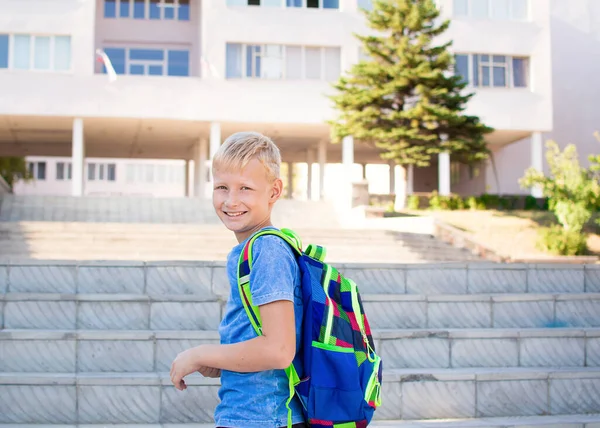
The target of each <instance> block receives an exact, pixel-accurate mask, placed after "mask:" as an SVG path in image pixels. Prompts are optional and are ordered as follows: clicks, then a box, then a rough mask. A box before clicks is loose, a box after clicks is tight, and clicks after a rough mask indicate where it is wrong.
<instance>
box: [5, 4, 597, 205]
mask: <svg viewBox="0 0 600 428" xmlns="http://www.w3.org/2000/svg"><path fill="white" fill-rule="evenodd" d="M438 3H439V5H440V6H441V8H442V13H443V17H444V18H451V19H452V25H451V28H450V30H449V31H448V32H447V33H446V34H445V35H444V38H445V39H452V40H453V41H454V44H453V47H452V49H453V51H454V53H455V54H456V73H457V74H460V75H462V76H463V78H464V79H465V80H467V81H468V82H469V90H471V91H474V92H475V93H476V95H475V97H473V99H472V100H471V102H470V104H469V107H468V111H467V112H468V113H469V114H476V115H478V116H480V117H481V119H482V120H483V121H484V123H486V124H488V125H489V126H491V127H493V128H495V132H494V133H492V134H490V135H489V136H488V138H487V141H488V144H489V146H490V148H491V150H492V152H493V154H494V156H493V162H487V163H485V164H482V165H478V166H473V167H466V166H463V165H459V164H455V163H453V162H452V159H451V158H450V157H449V156H447V155H444V154H442V155H440V157H439V159H436V160H435V162H434V164H432V166H431V167H430V168H419V169H414V170H413V169H407V170H406V171H405V170H404V169H402V168H399V167H395V166H389V165H388V164H387V161H383V160H381V158H380V156H379V153H378V152H377V151H376V150H373V149H371V148H369V147H366V146H364V145H361V144H360V142H359V141H354V139H353V138H352V137H347V138H346V139H345V140H344V142H343V143H342V144H338V145H334V144H331V143H330V140H329V128H328V126H327V125H326V121H327V120H328V119H331V118H332V117H334V115H335V112H334V111H333V110H332V108H331V105H330V103H329V101H328V99H327V97H326V95H327V94H329V93H331V92H332V88H331V82H332V81H334V80H336V79H337V78H338V77H339V76H340V74H341V73H343V72H344V70H347V69H349V68H350V67H351V66H352V64H354V63H356V62H357V61H359V60H360V57H361V49H360V45H359V42H358V40H356V39H355V38H354V36H353V33H360V34H366V33H368V32H369V29H368V28H367V26H366V23H365V18H364V16H363V15H362V13H361V8H369V7H370V1H369V0H52V1H48V0H29V1H27V2H25V1H23V0H0V10H1V11H2V13H1V14H0V156H2V155H4V156H6V155H18V156H28V157H30V159H29V160H30V162H32V163H33V164H35V163H36V162H37V163H39V162H47V165H48V166H47V167H46V168H48V170H47V171H46V175H48V176H52V177H58V176H59V171H58V168H59V167H58V164H59V163H63V164H66V162H67V161H66V159H65V158H69V162H70V165H71V167H70V168H71V179H70V180H68V184H65V183H60V184H61V185H62V187H61V189H62V190H60V192H59V191H58V190H52V189H53V187H52V186H48V187H47V188H45V190H43V191H44V192H50V193H52V192H55V193H56V192H58V193H63V192H65V191H68V192H69V193H70V194H72V195H83V194H98V193H102V192H104V193H105V194H113V190H112V189H111V188H110V186H111V185H112V184H113V183H111V182H110V180H108V179H107V180H103V181H102V183H100V184H101V186H100V188H97V187H95V185H96V184H98V181H99V180H92V181H96V183H93V184H91V183H90V180H89V177H91V176H94V177H96V176H97V174H99V166H93V167H92V168H94V171H93V173H90V165H105V166H104V168H105V170H104V174H105V176H107V177H108V166H109V165H115V167H114V172H115V181H117V180H119V179H120V178H119V176H120V175H125V178H124V180H125V183H126V180H127V172H126V171H127V166H126V165H127V162H128V159H132V161H131V162H134V160H135V162H137V160H141V159H146V160H177V161H179V162H180V163H179V164H178V165H182V168H183V174H182V175H183V178H182V177H181V174H180V175H179V176H178V177H179V179H180V181H179V182H178V183H179V184H178V185H179V186H180V187H179V190H178V191H177V192H174V193H173V194H172V196H178V195H185V194H187V195H190V196H204V195H206V194H207V191H208V189H209V186H208V184H207V180H208V179H209V174H207V168H208V167H209V165H210V159H211V156H212V154H214V152H215V151H216V149H217V147H218V146H219V144H220V143H221V142H222V140H223V139H224V138H225V137H226V136H228V135H229V134H231V133H233V132H237V131H242V130H256V131H259V132H263V133H266V134H267V135H269V136H271V137H272V138H273V139H274V140H275V141H276V142H277V144H278V145H279V147H280V148H281V151H282V156H283V161H284V162H286V163H288V164H290V165H291V164H302V165H304V167H303V168H304V169H303V170H302V171H303V172H302V180H301V181H302V186H303V187H304V188H305V189H306V191H305V192H304V193H303V194H304V195H305V196H306V197H307V198H309V199H317V198H322V197H326V196H328V194H340V193H341V194H344V192H339V189H340V186H341V187H344V186H345V187H344V188H345V189H348V183H349V182H351V181H355V180H360V179H361V178H363V177H364V176H365V172H364V171H367V174H366V177H367V178H369V175H371V176H372V177H375V176H374V175H373V174H375V173H374V172H372V173H370V174H369V173H368V171H369V170H371V171H375V170H377V174H379V175H381V174H387V178H386V180H383V181H385V183H386V184H389V185H388V186H387V188H386V189H382V188H381V187H382V186H381V185H378V189H377V190H376V192H377V193H384V192H385V191H386V190H387V191H389V192H391V193H393V192H395V191H396V190H398V192H402V191H404V189H406V190H407V191H408V192H412V191H432V190H435V189H439V190H440V192H441V193H448V192H455V193H460V194H479V193H483V192H491V193H525V192H527V191H526V190H524V189H520V188H519V186H518V178H519V177H521V176H522V175H523V172H524V170H525V169H526V168H527V167H529V166H535V167H537V168H543V164H544V162H543V153H544V151H543V142H544V140H545V139H547V138H556V139H557V140H558V141H559V142H560V143H562V144H566V143H568V142H576V143H578V144H579V145H580V147H581V149H580V152H581V155H582V157H583V156H585V155H587V153H590V152H592V151H594V150H595V149H596V146H595V145H594V144H593V143H592V141H594V140H593V136H592V134H593V130H594V126H595V125H596V124H598V123H599V121H598V119H599V117H598V116H600V113H599V111H600V109H597V108H594V104H593V102H594V101H596V100H597V99H598V97H597V95H598V90H600V84H599V83H598V77H597V76H600V72H599V71H600V70H599V66H598V64H599V63H600V61H598V60H597V52H598V50H597V47H598V43H599V41H598V40H599V39H600V37H599V36H598V32H599V30H598V29H597V28H600V26H598V25H595V24H597V23H600V5H599V4H598V3H597V2H595V0H569V2H564V1H562V0H439V1H438ZM98 51H102V52H104V53H106V55H107V56H108V57H109V58H110V61H111V63H112V65H113V67H114V70H115V72H116V74H117V78H116V79H112V78H111V77H110V76H109V75H107V74H106V71H107V70H106V67H105V65H104V63H103V62H102V61H99V58H100V57H99V56H98V55H97V52H98ZM594 52H595V53H594ZM575 55H577V57H575ZM580 56H581V58H580ZM579 64H581V65H583V67H580V66H579ZM573 139H576V140H573ZM50 157H52V159H50ZM54 157H58V158H56V159H55V158H54ZM42 158H44V159H46V160H43V159H42ZM59 158H60V159H59ZM89 158H92V159H93V160H92V159H89ZM144 162H148V161H144ZM50 164H52V165H54V166H53V167H50ZM148 164H152V165H155V166H153V167H152V168H157V167H158V166H159V165H161V164H160V162H158V161H156V162H155V161H151V162H150V163H145V165H148ZM367 164H369V167H364V165H367ZM117 165H121V166H120V167H119V168H117ZM306 165H311V167H310V168H307V167H306ZM326 165H329V166H328V167H327V168H326ZM333 165H335V166H333ZM361 165H363V168H361ZM374 165H378V167H377V168H375V169H373V166H374ZM34 168H35V167H34ZM50 168H55V169H54V170H53V172H51V171H50ZM63 168H65V167H63ZM369 168H370V169H369ZM111 170H112V169H111ZM120 170H123V171H125V172H123V173H120V172H119V171H120ZM288 170H289V171H292V170H293V169H292V168H288ZM35 172H36V174H37V171H35ZM63 174H64V172H63ZM377 174H376V175H377ZM186 177H187V179H186ZM290 177H291V172H290V176H289V177H288V178H290ZM373 180H375V179H373ZM377 180H379V181H380V182H381V177H379V176H378V178H377ZM55 181H60V180H55ZM63 181H66V180H63ZM289 181H290V182H293V181H294V180H289ZM129 184H132V183H129ZM146 184H149V183H146ZM170 184H173V185H174V184H175V183H170ZM103 186H104V187H103ZM136 186H137V185H136ZM136 186H132V190H131V193H129V190H127V189H129V187H128V186H121V189H122V190H121V194H137V193H139V189H138V188H137V187H136ZM42 187H43V186H40V184H39V183H37V184H34V183H29V184H22V185H20V187H18V188H17V191H18V192H26V191H35V190H31V189H34V188H36V189H37V192H41V191H42ZM26 189H29V190H26ZM56 189H58V188H56ZM328 189H330V190H328ZM372 191H374V190H372ZM117 193H118V192H117ZM157 195H159V194H158V193H157ZM160 195H163V193H160Z"/></svg>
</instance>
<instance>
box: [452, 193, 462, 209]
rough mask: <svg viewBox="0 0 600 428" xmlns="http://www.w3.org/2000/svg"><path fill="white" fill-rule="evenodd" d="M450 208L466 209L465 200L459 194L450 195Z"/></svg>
mask: <svg viewBox="0 0 600 428" xmlns="http://www.w3.org/2000/svg"><path fill="white" fill-rule="evenodd" d="M450 209H451V210H464V209H465V201H464V199H463V198H461V197H460V196H459V195H452V196H451V197H450Z"/></svg>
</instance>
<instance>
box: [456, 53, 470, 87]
mask: <svg viewBox="0 0 600 428" xmlns="http://www.w3.org/2000/svg"><path fill="white" fill-rule="evenodd" d="M454 59H455V64H454V74H456V75H457V76H461V77H462V81H463V82H467V83H468V82H469V55H456V56H455V57H454Z"/></svg>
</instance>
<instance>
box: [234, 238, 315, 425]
mask: <svg viewBox="0 0 600 428" xmlns="http://www.w3.org/2000/svg"><path fill="white" fill-rule="evenodd" d="M265 235H275V236H278V237H279V238H281V239H283V240H284V241H286V242H287V243H288V244H289V245H290V247H292V249H293V250H294V252H295V253H296V254H297V255H302V254H303V252H302V241H300V238H299V237H298V236H297V235H296V234H295V233H294V232H292V231H291V230H289V229H282V230H281V231H279V230H276V229H269V230H264V231H261V232H258V233H257V234H255V235H254V236H252V237H251V238H250V240H249V241H248V242H247V243H246V245H245V246H244V248H243V249H242V252H241V254H240V258H239V260H238V275H237V278H238V290H239V292H240V297H241V299H242V304H243V305H244V309H245V310H246V314H247V315H248V319H249V320H250V324H252V327H253V328H254V331H255V332H256V334H257V336H262V335H263V332H262V322H261V318H260V310H259V309H258V306H254V305H253V304H252V293H251V290H250V272H251V271H252V247H253V245H254V241H256V240H257V239H258V238H260V237H261V236H265ZM309 247H310V246H309ZM318 248H321V247H318ZM314 251H315V253H316V251H317V249H316V248H315V249H314ZM321 253H322V254H323V256H324V254H325V251H321ZM246 255H247V259H246ZM246 261H247V262H248V264H247V273H246V272H244V273H245V275H243V276H242V275H241V268H242V266H243V265H244V263H245V262H246ZM285 374H286V375H287V377H288V387H289V396H288V399H287V401H286V402H285V407H286V409H287V411H288V417H287V426H288V428H291V427H292V409H291V408H290V403H291V402H292V399H293V398H294V395H295V394H296V390H295V387H296V385H298V384H299V383H300V377H299V376H298V372H297V371H296V368H295V367H294V364H293V363H292V364H290V366H289V367H288V368H286V369H285Z"/></svg>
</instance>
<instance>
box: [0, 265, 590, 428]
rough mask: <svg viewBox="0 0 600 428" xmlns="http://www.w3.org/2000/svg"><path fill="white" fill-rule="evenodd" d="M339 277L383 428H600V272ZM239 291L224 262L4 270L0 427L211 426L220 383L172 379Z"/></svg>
mask: <svg viewBox="0 0 600 428" xmlns="http://www.w3.org/2000/svg"><path fill="white" fill-rule="evenodd" d="M336 267H338V268H339V269H340V270H341V271H342V272H343V273H344V274H345V275H347V276H349V277H350V278H353V279H354V280H356V282H357V283H358V284H359V287H360V289H361V292H362V296H363V301H364V305H365V309H366V312H367V314H368V316H369V320H370V324H371V326H372V327H373V328H374V329H375V331H374V338H375V341H376V345H377V349H378V351H379V353H380V354H381V355H382V357H383V360H384V367H385V370H384V384H383V385H384V386H383V400H384V401H383V405H382V408H381V409H380V410H378V412H377V413H376V418H377V421H376V422H375V423H374V424H372V425H371V426H374V427H377V426H381V427H383V426H398V427H431V426H438V427H439V426H444V427H445V426H448V427H480V428H483V427H492V426H493V427H500V426H502V427H509V426H511V427H520V428H525V427H532V426H540V427H542V426H547V427H553V428H556V427H559V426H560V427H588V428H589V427H592V428H599V427H600V267H597V266H557V265H497V264H487V263H446V264H444V263H435V264H419V265H411V264H406V265H398V264H393V265H390V264H370V265H364V264H363V265H359V264H352V263H346V264H338V265H336ZM228 293H229V286H228V283H227V280H226V276H225V267H224V263H222V262H205V263H202V262H160V263H158V262H157V263H148V262H118V261H110V262H93V263H83V262H78V261H68V262H56V261H42V262H34V261H29V262H19V263H13V264H0V321H1V324H0V328H1V330H0V428H6V427H8V426H9V425H8V424H16V426H18V427H20V428H24V427H25V426H26V425H27V424H33V425H35V428H42V426H43V424H70V425H77V426H82V425H83V426H85V425H86V424H92V426H98V427H99V426H100V425H106V424H125V425H124V426H123V428H140V427H144V425H139V424H150V426H151V427H153V428H158V427H161V428H162V427H164V428H186V427H189V425H188V424H196V425H194V427H196V428H200V426H201V425H197V424H210V423H211V422H212V411H213V409H214V406H215V405H216V404H217V390H218V388H219V380H215V379H204V378H202V377H201V376H200V375H197V374H196V375H193V376H191V378H190V379H189V381H188V384H189V385H190V386H189V388H188V390H186V391H184V392H180V391H177V390H175V389H174V388H173V387H172V385H171V384H170V380H169V378H168V371H169V368H170V364H171V362H172V360H173V358H174V357H175V356H176V355H177V353H178V352H180V351H181V350H183V349H187V348H189V347H192V346H195V345H197V344H201V343H210V342H216V341H218V334H217V332H216V328H217V326H218V323H219V322H220V319H221V317H222V312H223V307H224V303H225V301H226V298H227V296H228ZM1 424H4V425H1ZM170 424H174V425H173V426H171V425H170ZM132 425H136V426H135V427H133V426H132ZM11 428H16V427H15V426H12V427H11ZM32 428H33V427H32ZM89 428H92V427H89ZM144 428H145V427H144Z"/></svg>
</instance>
